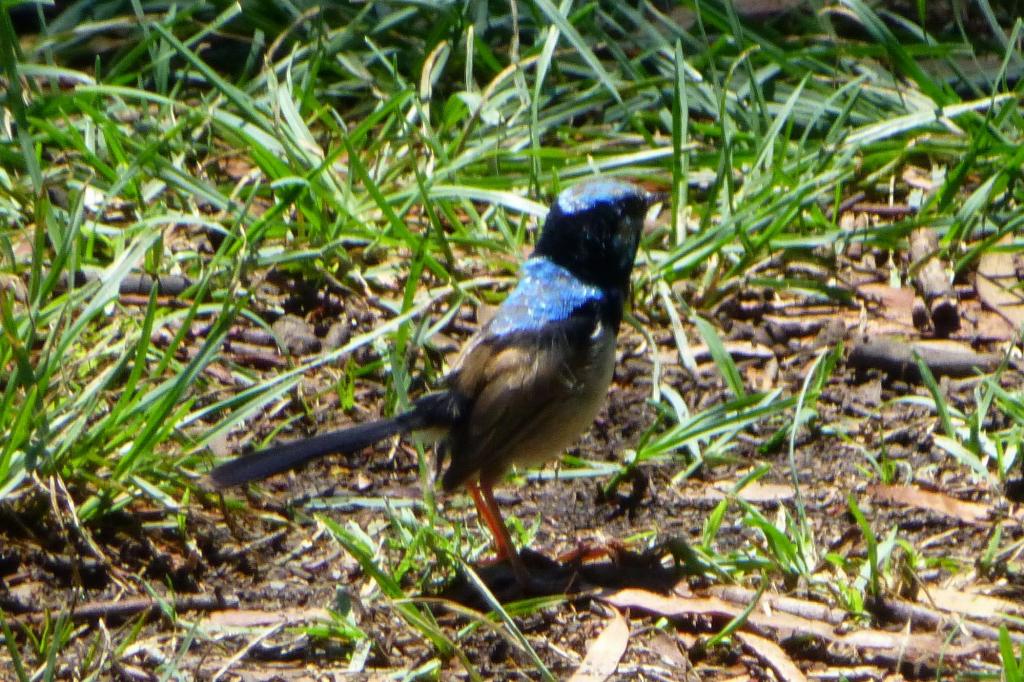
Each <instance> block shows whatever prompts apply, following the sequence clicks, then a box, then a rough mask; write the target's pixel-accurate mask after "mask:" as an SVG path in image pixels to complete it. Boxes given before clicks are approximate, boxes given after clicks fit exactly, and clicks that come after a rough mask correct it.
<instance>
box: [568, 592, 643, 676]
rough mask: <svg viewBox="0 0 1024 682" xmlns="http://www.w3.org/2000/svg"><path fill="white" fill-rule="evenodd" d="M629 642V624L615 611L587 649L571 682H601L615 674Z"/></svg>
mask: <svg viewBox="0 0 1024 682" xmlns="http://www.w3.org/2000/svg"><path fill="white" fill-rule="evenodd" d="M628 642H629V624H628V623H626V619H625V618H623V617H622V614H621V613H619V612H618V611H617V610H616V609H612V618H611V621H609V623H608V625H606V626H605V628H604V630H602V631H601V634H600V635H598V636H597V637H595V638H594V640H593V641H592V642H591V643H590V646H588V647H587V655H586V658H584V659H583V663H581V664H580V667H579V669H578V670H577V671H576V673H575V674H574V675H573V676H572V678H571V682H603V681H604V680H607V679H608V678H609V677H611V676H612V675H614V674H615V668H617V667H618V665H619V661H620V660H621V659H622V655H623V654H624V653H626V644H627V643H628Z"/></svg>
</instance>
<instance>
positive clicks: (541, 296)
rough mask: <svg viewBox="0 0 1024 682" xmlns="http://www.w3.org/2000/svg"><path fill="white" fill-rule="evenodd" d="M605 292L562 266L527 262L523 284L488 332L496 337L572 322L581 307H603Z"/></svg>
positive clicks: (536, 259)
mask: <svg viewBox="0 0 1024 682" xmlns="http://www.w3.org/2000/svg"><path fill="white" fill-rule="evenodd" d="M604 298H605V294H604V292H603V291H602V290H601V289H600V288H598V287H595V286H591V285H589V284H585V283H583V282H581V281H580V280H579V279H578V278H576V277H575V276H573V274H572V273H571V272H569V271H568V270H566V269H565V268H563V267H562V266H561V265H556V264H555V263H552V262H551V261H550V260H548V259H547V258H544V257H541V256H538V257H534V258H531V259H530V260H528V261H526V263H525V264H524V265H523V268H522V271H521V273H520V277H519V284H517V285H516V288H515V289H513V290H512V293H511V294H509V296H508V298H506V299H505V301H504V303H502V304H501V306H500V307H499V308H498V312H497V313H495V315H494V318H493V319H492V320H491V322H490V324H489V325H488V329H487V331H488V332H489V333H490V334H494V335H498V336H501V335H504V334H513V333H516V332H525V331H537V330H541V329H543V328H544V326H545V325H546V324H548V323H550V322H561V321H563V320H566V319H568V318H569V317H570V316H572V314H573V313H574V312H575V311H577V310H578V309H579V308H580V307H582V306H584V305H587V304H601V303H602V302H603V300H604Z"/></svg>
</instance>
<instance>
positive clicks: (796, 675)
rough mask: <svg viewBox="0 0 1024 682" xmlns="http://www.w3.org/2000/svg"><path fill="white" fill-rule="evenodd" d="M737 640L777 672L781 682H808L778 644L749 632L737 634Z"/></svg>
mask: <svg viewBox="0 0 1024 682" xmlns="http://www.w3.org/2000/svg"><path fill="white" fill-rule="evenodd" d="M736 638H737V639H739V640H740V641H741V642H743V644H744V645H745V646H746V647H747V648H749V649H750V650H751V651H753V652H754V655H755V656H757V657H758V658H760V659H761V660H762V661H763V662H765V663H766V664H768V666H769V667H770V668H771V669H772V670H774V671H775V674H776V675H777V676H778V678H779V679H780V680H788V681H789V682H806V680H807V677H806V676H805V675H804V674H803V672H802V671H801V670H800V668H798V667H796V664H795V663H793V660H792V659H791V658H790V657H789V656H788V655H787V654H786V652H785V651H783V650H782V647H780V646H779V645H778V644H776V643H775V642H773V641H772V640H770V639H765V638H764V637H759V636H758V635H753V634H751V633H749V632H742V631H740V632H737V633H736Z"/></svg>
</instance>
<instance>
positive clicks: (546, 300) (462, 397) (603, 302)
mask: <svg viewBox="0 0 1024 682" xmlns="http://www.w3.org/2000/svg"><path fill="white" fill-rule="evenodd" d="M666 198H667V197H666V195H664V194H662V193H658V192H650V191H647V190H645V189H643V188H642V187H641V186H639V185H638V184H635V183H633V182H629V181H626V180H621V179H616V178H604V177H599V178H596V179H591V180H587V181H584V182H581V183H579V184H576V185H574V186H571V187H569V188H568V189H565V190H563V191H561V192H560V193H559V194H558V196H557V197H556V200H555V201H554V203H553V204H552V205H551V207H550V209H549V210H548V213H547V216H546V218H545V220H544V223H543V226H542V228H541V230H540V235H539V237H538V238H537V241H536V244H535V247H534V251H533V253H532V254H531V255H530V257H529V258H528V259H527V260H526V262H525V263H524V264H523V266H522V268H521V271H520V274H519V279H518V283H517V284H516V286H515V288H514V289H513V290H512V291H511V293H510V294H509V295H508V296H507V297H506V298H505V300H504V301H503V302H502V303H501V305H500V306H499V307H498V309H497V311H496V312H495V314H494V316H493V317H492V318H491V319H490V320H489V321H488V322H487V323H485V324H484V325H483V326H482V327H481V328H480V329H479V330H478V331H477V332H476V333H475V334H474V335H473V336H472V337H471V338H470V339H469V340H468V341H467V342H466V345H465V346H464V347H463V349H462V352H461V353H460V355H459V357H458V359H457V360H456V362H455V364H454V365H453V368H452V369H451V371H450V372H449V373H448V374H447V375H446V377H445V379H444V383H443V387H441V388H440V389H439V390H437V391H435V392H432V393H428V394H426V395H424V396H423V397H421V398H419V399H418V400H416V401H415V402H414V403H413V404H412V407H411V408H410V409H409V410H408V411H406V412H404V413H401V414H398V415H396V416H393V417H390V418H385V419H380V420H377V421H371V422H367V423H363V424H359V425H355V426H351V427H349V428H345V429H342V430H339V431H334V432H331V433H326V434H321V435H316V436H313V437H310V438H306V439H302V440H296V441H291V442H285V443H281V444H278V445H274V446H272V447H269V448H267V449H264V450H260V451H257V452H254V453H251V454H246V455H243V456H241V457H238V458H237V459H234V460H230V461H228V462H226V463H223V464H220V465H219V466H216V467H215V468H214V469H212V470H211V472H210V473H209V479H210V481H212V484H213V486H214V487H215V488H217V489H223V488H227V487H230V486H236V485H240V484H243V483H246V482H249V481H254V480H259V479H263V478H267V477H269V476H272V475H274V474H277V473H281V472H283V471H287V470H291V469H295V468H297V467H300V466H302V465H304V464H306V463H307V462H310V461H312V460H315V459H318V458H321V457H324V456H327V455H332V454H352V453H355V452H358V451H360V450H362V449H364V448H366V447H369V446H371V445H373V444H374V443H376V442H378V441H381V440H384V439H386V438H390V437H393V436H395V435H399V434H401V435H410V434H416V433H430V434H433V436H434V437H435V439H436V442H437V443H438V445H437V450H436V452H437V457H438V462H439V464H440V463H441V462H443V461H445V460H447V462H448V464H447V468H446V469H445V471H444V474H443V476H442V478H441V485H442V488H443V489H444V490H445V491H446V492H452V491H454V490H456V489H458V488H459V487H465V488H466V489H467V490H468V492H469V493H470V495H471V496H472V498H473V502H474V504H475V506H476V509H477V511H478V513H479V516H480V519H481V520H482V521H483V522H484V524H486V525H487V527H488V528H489V529H490V532H491V535H492V537H493V538H494V546H495V554H496V561H497V562H502V561H506V560H507V561H509V562H510V563H511V566H512V568H513V572H514V574H515V576H516V578H517V579H519V580H520V582H522V581H523V580H524V576H525V575H526V573H527V571H526V569H525V566H524V564H523V563H522V560H521V558H520V556H519V554H518V553H517V552H516V550H515V547H514V545H513V542H512V539H511V536H510V534H509V531H508V528H507V527H506V525H505V523H504V520H503V519H502V516H501V511H500V509H499V507H498V504H497V502H496V500H495V498H494V486H495V484H496V483H498V482H499V481H500V480H501V479H502V478H503V477H504V476H505V474H506V473H507V472H508V471H509V469H510V468H511V467H512V465H513V464H518V465H541V464H543V463H545V462H547V461H548V460H550V459H553V458H555V457H557V456H559V455H560V454H561V453H562V452H563V451H564V450H565V448H567V447H569V446H571V445H572V444H573V443H574V442H576V441H577V440H578V439H579V437H580V436H581V435H582V434H583V432H584V431H585V430H586V429H587V428H589V426H590V425H591V423H592V422H593V421H594V419H595V417H596V416H597V413H598V411H599V410H600V408H601V405H602V404H603V402H604V399H605V396H606V394H607V392H608V390H609V386H610V384H611V380H612V375H613V372H614V367H615V355H616V350H615V348H616V337H617V335H618V331H619V327H620V325H621V322H622V316H623V312H624V307H625V304H626V301H627V297H628V295H629V292H630V279H631V273H632V271H633V266H634V262H635V260H636V254H637V249H638V247H639V244H640V238H641V235H642V232H643V227H644V222H645V219H646V216H647V213H648V211H649V209H650V208H651V207H652V206H653V205H654V204H656V203H659V202H662V201H664V200H665V199H666Z"/></svg>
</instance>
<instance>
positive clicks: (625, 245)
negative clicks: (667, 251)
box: [534, 179, 663, 290]
mask: <svg viewBox="0 0 1024 682" xmlns="http://www.w3.org/2000/svg"><path fill="white" fill-rule="evenodd" d="M662 198H663V196H662V195H659V194H652V193H651V192H647V191H646V190H644V189H642V188H640V187H638V186H636V185H634V184H632V183H629V182H625V181H622V180H613V179H601V180H591V181H588V182H584V183H581V184H579V185H576V186H574V187H570V188H569V189H567V190H564V191H563V192H562V193H561V194H559V195H558V199H557V200H556V201H555V203H554V204H553V205H552V206H551V210H550V211H549V212H548V217H547V219H546V220H545V221H544V228H543V229H542V230H541V233H540V239H539V240H537V248H536V250H535V251H534V255H537V256H546V257H547V258H549V259H550V260H552V261H554V262H555V263H558V264H559V265H561V266H563V267H565V268H566V269H568V270H569V271H570V272H572V273H573V274H574V275H576V276H577V277H579V278H580V279H581V280H583V281H585V282H587V283H589V284H594V285H596V286H600V287H603V288H610V287H614V288H619V289H622V290H625V289H626V288H627V287H628V286H629V275H630V272H631V271H632V270H633V261H634V260H635V259H636V249H637V246H638V245H639V244H640V234H641V232H642V231H643V226H644V218H645V217H646V216H647V209H648V208H650V207H651V205H652V204H654V203H656V202H657V201H660V200H661V199H662Z"/></svg>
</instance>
